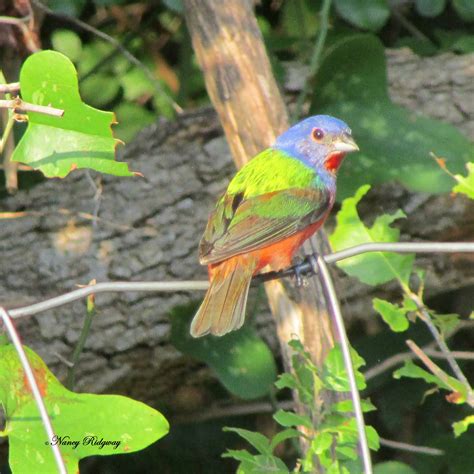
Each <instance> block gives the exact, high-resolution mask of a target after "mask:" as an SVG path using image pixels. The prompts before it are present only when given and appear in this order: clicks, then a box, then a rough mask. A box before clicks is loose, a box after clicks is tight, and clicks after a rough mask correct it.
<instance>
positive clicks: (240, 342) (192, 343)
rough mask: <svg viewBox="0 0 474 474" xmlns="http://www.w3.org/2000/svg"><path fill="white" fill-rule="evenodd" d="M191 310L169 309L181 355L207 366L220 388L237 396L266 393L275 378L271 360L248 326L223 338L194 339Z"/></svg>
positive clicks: (257, 337)
mask: <svg viewBox="0 0 474 474" xmlns="http://www.w3.org/2000/svg"><path fill="white" fill-rule="evenodd" d="M194 312H195V311H194V306H193V307H189V308H188V307H186V308H176V309H175V310H174V311H173V314H172V317H171V325H172V328H171V342H172V343H173V345H174V346H175V347H176V348H177V349H178V350H180V351H181V352H182V353H183V354H187V355H190V356H192V357H195V358H196V359H198V360H201V361H203V362H205V363H206V364H207V365H209V367H211V368H212V369H213V370H214V371H215V372H216V374H217V377H218V378H219V380H220V381H221V383H222V384H223V385H224V387H225V388H226V389H227V390H229V391H230V392H231V393H233V394H235V395H237V396H238V397H241V398H244V399H252V398H259V397H262V396H264V395H267V394H268V393H269V392H270V390H271V388H272V385H273V383H274V382H275V380H276V378H277V368H276V364H275V359H274V357H273V354H272V351H271V350H270V348H269V347H268V345H267V344H266V343H265V342H264V341H263V340H262V339H261V338H260V337H259V336H258V335H257V333H256V332H255V331H254V330H253V329H252V328H251V327H250V326H249V325H245V326H244V327H243V328H242V329H239V330H238V331H233V332H231V333H230V334H227V335H225V336H223V337H201V338H198V339H195V338H193V337H192V336H191V335H190V334H189V325H190V322H191V318H192V317H193V315H194ZM180 313H183V314H180Z"/></svg>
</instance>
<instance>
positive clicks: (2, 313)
mask: <svg viewBox="0 0 474 474" xmlns="http://www.w3.org/2000/svg"><path fill="white" fill-rule="evenodd" d="M0 317H1V318H2V320H3V324H4V325H5V327H6V329H7V331H8V335H9V336H10V339H11V341H12V343H13V345H14V347H15V349H16V351H17V353H18V357H19V358H20V362H21V365H22V366H23V370H24V371H25V376H26V379H27V380H28V384H29V385H30V388H31V392H32V394H33V398H34V399H35V402H36V405H37V406H38V410H39V412H40V415H41V419H42V421H43V426H44V429H45V430H46V434H47V436H48V440H49V445H50V446H51V450H52V451H53V455H54V459H55V460H56V464H57V466H58V471H59V472H60V474H67V470H66V466H65V465H64V461H63V458H62V456H61V452H60V451H59V446H58V444H56V443H54V444H53V443H52V442H51V441H52V439H53V438H54V430H53V425H52V424H51V420H50V419H49V415H48V411H47V410H46V406H45V404H44V401H43V398H42V396H41V392H40V389H39V387H38V384H37V383H36V379H35V376H34V373H33V369H32V368H31V365H30V362H29V360H28V357H27V356H26V353H25V350H24V349H23V346H22V344H21V341H20V338H19V336H18V334H17V332H16V329H15V326H14V325H13V322H12V320H11V318H10V315H9V314H8V312H7V310H5V309H4V308H2V307H0Z"/></svg>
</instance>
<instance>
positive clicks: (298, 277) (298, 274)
mask: <svg viewBox="0 0 474 474" xmlns="http://www.w3.org/2000/svg"><path fill="white" fill-rule="evenodd" d="M305 260H306V259H305V258H298V261H297V262H296V263H295V265H293V266H292V267H291V270H293V273H294V276H295V285H296V287H297V288H301V287H302V286H304V278H303V276H304V274H305V273H306V272H305V269H304V263H305Z"/></svg>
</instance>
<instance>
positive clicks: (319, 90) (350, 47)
mask: <svg viewBox="0 0 474 474" xmlns="http://www.w3.org/2000/svg"><path fill="white" fill-rule="evenodd" d="M351 4H352V2H351ZM472 4H473V5H474V2H472ZM386 69H387V66H386V60H385V48H384V46H383V44H382V43H381V42H380V41H379V40H378V39H377V38H376V37H375V36H372V35H355V36H352V37H348V38H347V37H346V38H345V39H343V40H341V41H339V42H338V43H337V44H335V45H334V46H333V47H332V48H330V49H328V54H327V55H326V57H325V58H324V59H323V61H322V63H321V67H320V69H319V72H318V75H317V81H316V85H315V94H314V98H313V103H312V104H311V112H312V113H315V114H316V113H317V114H320V113H327V114H329V115H334V116H335V117H339V118H341V119H343V120H345V121H346V122H347V123H348V124H349V126H350V127H351V128H352V132H353V136H354V138H355V140H356V142H357V144H358V145H359V147H360V150H361V151H360V152H359V153H354V154H351V155H350V156H349V157H348V158H347V159H346V160H345V162H344V163H343V165H342V167H341V169H340V171H339V177H338V199H342V198H343V197H347V196H350V195H352V194H353V193H354V192H355V190H356V189H357V188H358V187H359V186H361V185H362V184H365V183H371V184H377V183H382V182H386V181H398V182H400V183H401V184H403V185H404V186H405V187H407V188H408V189H411V190H413V191H421V192H428V193H441V192H449V191H450V190H451V187H452V182H451V179H450V177H449V176H447V175H446V173H444V172H443V171H442V170H441V169H439V167H438V166H436V163H434V162H433V160H432V159H430V157H429V153H430V152H435V153H437V154H438V155H439V156H443V157H445V158H446V159H447V162H448V163H449V164H450V167H451V166H452V170H453V172H454V173H459V172H462V170H463V169H464V164H465V163H466V162H468V161H474V147H473V146H472V144H471V143H470V142H469V140H468V139H467V138H466V137H464V136H463V135H462V134H461V133H460V132H459V131H458V130H457V129H456V128H455V127H454V126H452V125H450V124H448V123H444V122H440V121H437V120H433V119H429V118H426V117H423V116H421V115H420V114H418V113H417V112H416V111H409V110H408V109H405V108H403V107H400V106H397V105H394V104H393V103H392V102H391V100H390V98H389V95H388V85H387V72H386Z"/></svg>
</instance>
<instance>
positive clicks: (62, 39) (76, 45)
mask: <svg viewBox="0 0 474 474" xmlns="http://www.w3.org/2000/svg"><path fill="white" fill-rule="evenodd" d="M51 43H52V44H53V48H54V49H55V50H56V51H58V52H59V53H62V54H65V55H66V56H67V57H68V58H69V59H70V60H71V61H77V60H78V59H79V57H80V56H81V52H82V41H81V38H80V37H79V35H78V34H77V33H75V32H74V31H72V30H55V31H54V33H53V34H52V35H51Z"/></svg>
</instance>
